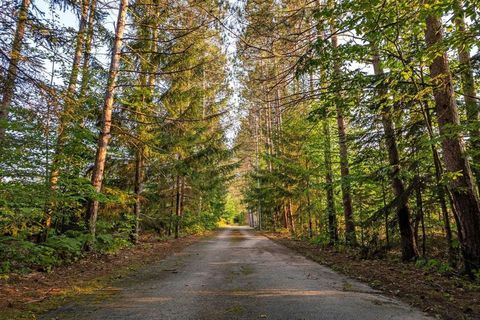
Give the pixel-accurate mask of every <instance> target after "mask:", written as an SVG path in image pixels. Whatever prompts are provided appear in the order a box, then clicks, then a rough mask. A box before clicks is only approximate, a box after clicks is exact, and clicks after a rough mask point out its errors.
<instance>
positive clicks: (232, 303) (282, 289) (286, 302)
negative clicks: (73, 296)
mask: <svg viewBox="0 0 480 320" xmlns="http://www.w3.org/2000/svg"><path fill="white" fill-rule="evenodd" d="M105 291H106V292H100V293H97V294H94V295H90V296H88V297H82V298H80V299H79V300H78V301H76V302H75V303H71V304H68V305H65V306H63V307H61V308H59V309H57V310H55V311H52V312H50V313H48V314H46V315H44V316H43V317H42V318H41V319H44V320H51V319H58V320H63V319H66V320H68V319H79V320H83V319H85V320H87V319H88V320H97V319H98V320H100V319H101V320H113V319H124V320H133V319H151V320H154V319H158V320H167V319H199V320H200V319H201V320H203V319H205V320H215V319H288V320H297V319H298V320H300V319H325V320H327V319H359V320H369V319H412V320H414V319H415V320H421V319H431V318H429V317H427V316H425V315H424V314H423V313H421V312H420V311H418V310H415V309H412V308H411V307H409V306H408V305H406V304H404V303H402V302H399V301H397V300H395V299H391V298H388V297H385V296H383V295H382V294H381V293H379V292H377V291H375V290H373V289H371V288H370V287H369V286H368V285H366V284H363V283H360V282H358V281H355V280H352V279H349V278H347V277H345V276H342V275H339V274H338V273H336V272H334V271H332V270H331V269H329V268H326V267H324V266H321V265H319V264H317V263H315V262H313V261H310V260H308V259H306V258H304V257H303V256H301V255H299V254H297V253H295V252H294V251H292V250H290V249H287V248H285V247H283V246H281V245H279V244H277V243H275V242H273V241H271V240H269V239H268V238H266V237H264V236H261V235H258V234H256V233H255V232H253V231H251V230H250V229H249V228H246V227H236V228H226V229H222V230H221V231H219V232H218V233H217V234H216V235H215V236H213V237H211V238H208V239H204V240H202V241H200V242H198V243H196V244H194V245H192V246H190V247H188V248H186V249H185V250H184V251H182V252H181V253H178V254H175V255H173V256H171V257H169V258H167V259H165V260H163V261H162V262H160V263H157V264H154V265H150V266H148V267H145V268H143V269H141V270H137V271H135V272H132V274H130V275H128V276H126V277H123V278H121V279H118V280H116V281H115V283H114V284H113V285H112V287H110V288H107V289H106V290H105Z"/></svg>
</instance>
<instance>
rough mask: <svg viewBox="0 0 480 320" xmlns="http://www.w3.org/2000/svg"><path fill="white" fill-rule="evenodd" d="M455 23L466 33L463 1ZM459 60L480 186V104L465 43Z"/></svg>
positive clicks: (458, 2)
mask: <svg viewBox="0 0 480 320" xmlns="http://www.w3.org/2000/svg"><path fill="white" fill-rule="evenodd" d="M455 25H456V28H457V31H458V32H459V33H462V34H463V33H465V31H466V28H467V27H466V24H465V14H464V11H463V1H462V0H455ZM457 52H458V60H459V62H460V75H461V78H462V90H463V96H464V99H465V109H466V113H467V121H468V125H469V129H468V130H469V134H470V143H469V145H470V151H471V152H470V153H471V156H472V160H473V164H474V166H473V172H474V173H475V178H476V182H477V186H480V123H479V114H480V105H479V103H478V98H477V90H476V88H475V79H474V76H473V69H472V63H471V62H470V50H469V48H468V47H467V46H465V45H460V46H459V47H458V48H457Z"/></svg>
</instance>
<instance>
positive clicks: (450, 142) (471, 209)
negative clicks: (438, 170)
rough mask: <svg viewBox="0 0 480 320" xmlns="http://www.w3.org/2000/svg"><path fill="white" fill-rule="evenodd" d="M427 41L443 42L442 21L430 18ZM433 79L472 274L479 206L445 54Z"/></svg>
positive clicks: (477, 256)
mask: <svg viewBox="0 0 480 320" xmlns="http://www.w3.org/2000/svg"><path fill="white" fill-rule="evenodd" d="M425 40H426V42H427V45H428V46H429V47H433V46H435V45H437V44H438V43H441V42H442V41H443V30H442V23H441V20H440V18H439V17H437V16H435V15H429V16H428V17H427V19H426V31H425ZM430 76H431V78H432V82H433V84H434V88H433V94H434V97H435V108H436V112H437V122H438V127H439V130H440V135H441V138H442V150H443V154H444V159H445V167H446V170H447V173H449V174H450V175H451V176H450V177H449V178H450V179H449V182H448V185H449V189H450V191H451V194H452V198H453V204H454V206H455V209H456V212H457V214H458V218H459V222H460V224H461V230H462V254H463V259H464V264H465V271H466V272H467V273H469V274H470V273H472V271H473V270H476V269H479V268H480V232H479V230H480V204H479V199H478V195H477V193H476V190H475V185H474V180H473V176H472V171H471V169H470V164H469V163H468V159H467V157H466V152H465V146H464V141H463V137H462V135H461V134H460V133H459V132H458V130H457V129H458V128H459V126H460V121H459V117H458V109H457V104H456V101H455V97H454V91H453V82H452V76H451V73H450V68H449V65H448V57H447V54H446V52H445V51H443V52H440V53H439V54H437V55H436V57H435V58H434V60H433V61H432V63H431V65H430Z"/></svg>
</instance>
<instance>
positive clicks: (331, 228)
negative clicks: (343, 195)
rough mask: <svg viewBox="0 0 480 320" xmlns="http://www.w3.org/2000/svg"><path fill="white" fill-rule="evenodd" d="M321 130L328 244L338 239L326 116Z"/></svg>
mask: <svg viewBox="0 0 480 320" xmlns="http://www.w3.org/2000/svg"><path fill="white" fill-rule="evenodd" d="M322 131H323V137H324V139H325V145H324V151H323V155H324V160H325V184H326V191H327V215H328V234H329V237H330V244H334V243H335V242H337V241H338V229H337V215H336V212H335V195H334V192H333V171H332V151H331V148H332V146H331V141H330V126H329V124H328V117H327V116H325V119H323V122H322Z"/></svg>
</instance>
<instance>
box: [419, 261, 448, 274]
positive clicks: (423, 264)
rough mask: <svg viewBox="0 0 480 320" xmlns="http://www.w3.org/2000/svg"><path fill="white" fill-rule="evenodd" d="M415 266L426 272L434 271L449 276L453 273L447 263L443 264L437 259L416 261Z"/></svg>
mask: <svg viewBox="0 0 480 320" xmlns="http://www.w3.org/2000/svg"><path fill="white" fill-rule="evenodd" d="M415 266H416V267H417V268H422V269H425V270H427V271H435V272H439V273H442V274H451V273H452V272H453V271H454V269H453V268H452V267H451V266H450V265H449V264H448V263H444V262H442V261H440V260H437V259H423V258H422V259H418V260H417V262H416V263H415Z"/></svg>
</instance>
